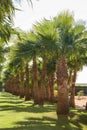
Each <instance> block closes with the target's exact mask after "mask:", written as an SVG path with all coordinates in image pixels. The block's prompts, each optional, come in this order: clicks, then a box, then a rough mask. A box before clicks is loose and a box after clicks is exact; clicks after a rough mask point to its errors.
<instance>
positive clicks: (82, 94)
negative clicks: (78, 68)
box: [77, 90, 84, 99]
mask: <svg viewBox="0 0 87 130" xmlns="http://www.w3.org/2000/svg"><path fill="white" fill-rule="evenodd" d="M77 96H78V99H80V97H81V96H84V91H83V90H80V91H79V92H78V93H77Z"/></svg>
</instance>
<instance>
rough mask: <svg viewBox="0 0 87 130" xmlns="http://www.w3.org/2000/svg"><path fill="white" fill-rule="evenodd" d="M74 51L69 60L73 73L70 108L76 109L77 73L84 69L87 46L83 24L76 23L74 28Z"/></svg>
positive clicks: (86, 35) (86, 36) (86, 34)
mask: <svg viewBox="0 0 87 130" xmlns="http://www.w3.org/2000/svg"><path fill="white" fill-rule="evenodd" d="M72 31H73V34H72V37H73V39H74V40H73V50H72V54H71V55H70V59H69V68H70V69H71V71H72V72H73V74H72V85H71V90H72V91H71V97H70V106H71V107H75V83H76V77H77V72H78V71H79V70H80V69H81V68H82V67H83V65H84V62H83V57H85V50H86V49H85V46H86V42H87V33H86V28H85V25H84V24H83V23H76V24H75V25H74V27H73V30H72Z"/></svg>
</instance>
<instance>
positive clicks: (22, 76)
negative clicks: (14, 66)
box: [20, 72, 24, 98]
mask: <svg viewBox="0 0 87 130" xmlns="http://www.w3.org/2000/svg"><path fill="white" fill-rule="evenodd" d="M20 98H24V73H23V72H21V74H20Z"/></svg>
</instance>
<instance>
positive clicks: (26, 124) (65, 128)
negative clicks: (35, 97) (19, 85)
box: [0, 92, 87, 130]
mask: <svg viewBox="0 0 87 130" xmlns="http://www.w3.org/2000/svg"><path fill="white" fill-rule="evenodd" d="M0 130H87V111H85V110H83V111H82V110H74V109H72V110H70V115H69V117H68V119H65V118H64V119H60V120H58V119H57V116H56V105H51V104H45V105H44V106H43V107H42V106H38V105H35V106H33V102H32V101H24V99H19V97H16V96H13V95H11V94H9V93H6V92H2V93H0Z"/></svg>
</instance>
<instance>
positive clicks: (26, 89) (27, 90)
mask: <svg viewBox="0 0 87 130" xmlns="http://www.w3.org/2000/svg"><path fill="white" fill-rule="evenodd" d="M25 100H30V83H29V66H28V63H27V64H26V88H25Z"/></svg>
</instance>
